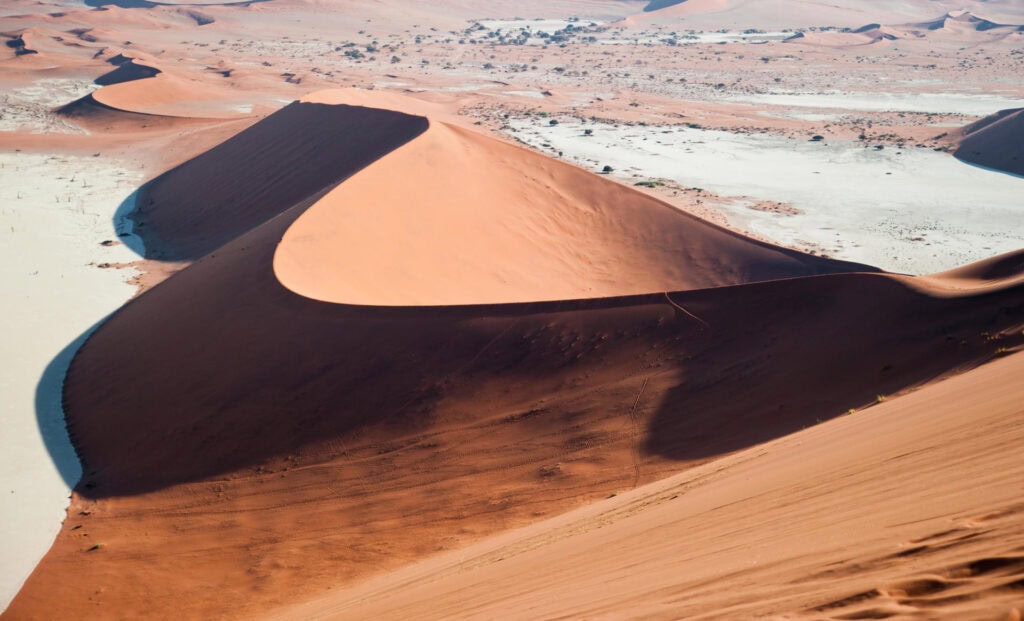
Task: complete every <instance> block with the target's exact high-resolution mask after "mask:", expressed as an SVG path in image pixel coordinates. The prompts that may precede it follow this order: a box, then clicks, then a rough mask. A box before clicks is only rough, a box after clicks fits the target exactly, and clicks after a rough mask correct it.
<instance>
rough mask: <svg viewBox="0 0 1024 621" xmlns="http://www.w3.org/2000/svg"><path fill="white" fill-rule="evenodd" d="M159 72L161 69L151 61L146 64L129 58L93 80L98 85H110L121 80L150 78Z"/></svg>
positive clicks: (129, 80)
mask: <svg viewBox="0 0 1024 621" xmlns="http://www.w3.org/2000/svg"><path fill="white" fill-rule="evenodd" d="M118 56H120V55H118ZM159 73H161V70H160V69H159V68H158V67H155V66H153V65H152V64H151V63H148V64H147V63H145V62H140V61H138V60H136V59H134V58H131V59H126V60H125V61H124V62H122V63H120V64H118V65H117V68H116V69H113V70H111V71H110V72H108V73H105V74H103V75H101V76H100V77H98V78H96V80H95V82H96V84H99V85H100V86H110V85H111V84H120V83H121V82H131V81H133V80H142V79H145V78H152V77H153V76H155V75H157V74H159Z"/></svg>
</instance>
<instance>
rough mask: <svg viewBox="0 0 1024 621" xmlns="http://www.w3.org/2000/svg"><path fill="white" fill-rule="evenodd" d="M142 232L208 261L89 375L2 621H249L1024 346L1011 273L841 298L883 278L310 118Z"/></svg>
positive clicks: (83, 370)
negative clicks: (54, 510) (56, 488)
mask: <svg viewBox="0 0 1024 621" xmlns="http://www.w3.org/2000/svg"><path fill="white" fill-rule="evenodd" d="M481 178H482V179H481ZM460 179H461V180H462V184H461V186H462V187H458V186H459V181H460ZM514 179H522V180H523V181H522V182H521V183H520V184H519V185H516V184H515V183H514V182H513V180H514ZM481 180H482V181H485V182H486V183H480V181H481ZM417 184H420V185H417ZM374 188H376V189H378V190H379V193H377V192H371V190H372V189H374ZM418 188H420V190H419V191H417V189H418ZM142 205H143V206H142V208H141V209H140V211H139V212H138V214H136V222H137V224H139V225H140V226H139V230H140V231H141V233H142V234H143V235H144V236H146V246H147V248H150V247H153V248H158V249H159V251H160V252H161V253H162V256H165V257H186V258H187V257H201V258H199V259H198V260H197V261H196V262H195V263H194V264H193V265H191V266H190V267H188V268H186V269H185V270H183V271H182V272H180V273H178V274H177V275H176V276H174V277H172V278H170V279H169V280H167V281H165V282H164V283H162V284H161V285H159V286H157V287H155V288H153V289H151V290H150V291H148V292H147V293H145V294H143V295H142V296H140V297H138V298H136V299H135V300H134V301H133V302H131V303H130V304H128V305H127V306H126V307H124V308H123V309H122V310H121V311H120V312H119V313H117V314H116V315H115V316H114V317H112V318H111V319H110V320H109V321H108V323H106V324H105V325H104V326H103V327H101V328H100V329H99V330H97V331H96V333H95V334H94V335H93V336H92V337H91V338H90V339H89V341H88V342H87V343H86V344H85V345H84V346H83V348H82V349H81V351H80V352H79V354H78V355H77V356H76V358H75V360H74V362H73V363H72V365H71V369H70V371H69V374H68V377H67V380H66V384H65V405H66V412H67V417H68V425H69V429H70V431H71V435H72V438H73V442H74V444H75V446H76V449H77V450H78V453H79V455H80V457H81V459H82V462H83V465H84V470H85V475H84V476H83V480H82V482H81V483H80V484H79V486H78V488H77V489H76V492H75V497H74V499H73V503H72V506H71V508H70V509H69V514H68V515H69V519H68V520H67V521H66V522H65V525H64V529H63V531H62V533H61V535H60V536H59V538H58V541H57V543H56V544H55V546H54V548H53V550H52V551H51V552H50V554H49V555H48V556H47V557H46V558H45V559H44V561H43V562H42V563H41V565H40V566H39V568H38V569H37V571H36V572H35V573H34V574H33V575H32V577H31V578H30V579H29V581H28V582H27V584H26V586H25V588H24V589H23V591H22V592H21V593H20V594H19V596H18V598H17V599H16V600H15V601H14V603H13V604H12V606H11V608H10V613H9V614H11V615H13V616H14V618H22V617H33V616H35V617H41V618H43V617H45V618H59V617H68V616H75V615H76V614H78V613H80V612H81V611H82V610H90V611H92V614H98V615H99V616H127V617H132V616H145V617H150V618H152V617H168V618H169V617H181V616H186V617H211V616H212V617H239V618H244V617H252V616H253V615H255V614H256V613H257V612H259V611H264V610H266V609H267V608H268V607H273V606H276V605H282V604H285V603H289V602H292V601H297V600H300V599H303V598H307V597H311V596H313V595H317V594H320V593H323V592H324V591H326V590H327V589H330V588H336V587H338V586H340V585H346V584H350V583H352V582H353V581H354V580H356V579H357V578H360V577H364V576H368V575H370V574H372V573H375V572H380V571H383V570H385V569H389V568H394V567H397V566H399V565H402V564H405V563H408V562H409V561H410V560H412V559H417V558H420V557H423V556H426V555H428V554H431V553H434V552H437V551H439V550H444V549H448V548H453V547H456V546H460V545H464V544H466V543H468V542H470V541H472V540H475V539H478V538H480V537H482V536H484V535H486V534H489V533H493V532H496V531H498V530H501V529H505V528H509V527H511V526H516V525H520V524H524V523H527V522H531V521H536V520H538V519H540V518H542V517H544V516H546V515H551V514H553V513H556V512H560V511H562V510H565V509H567V508H570V507H573V506H575V505H577V504H580V503H582V502H584V501H587V500H593V499H596V498H599V497H603V496H607V495H608V494H609V493H612V492H615V491H617V490H622V489H625V488H629V487H632V486H636V485H638V484H640V483H643V482H647V481H651V480H654V479H657V478H661V477H664V476H666V475H668V474H671V473H675V472H678V471H679V470H681V469H683V468H686V467H689V466H692V465H694V464H697V463H700V462H703V461H706V460H708V459H710V458H713V457H715V456H718V455H721V454H722V453H725V452H729V451H733V450H736V449H741V448H744V447H747V446H749V445H751V444H752V443H755V442H760V441H763V440H766V439H770V438H774V437H778V436H779V435H782V434H785V433H788V432H791V431H794V430H798V429H800V428H802V427H804V426H807V425H810V424H813V423H814V422H816V421H819V420H824V419H828V418H832V417H835V416H837V415H839V414H842V413H845V412H846V411H847V410H848V409H849V408H855V407H860V406H863V405H865V404H867V403H871V402H874V401H875V400H876V398H877V395H879V394H891V393H893V392H896V391H899V390H901V389H904V388H906V387H908V386H912V385H916V384H920V383H924V382H927V381H929V380H932V379H934V378H936V377H939V376H942V375H944V374H946V373H949V372H951V371H952V370H954V369H958V368H965V367H968V366H972V365H976V364H979V363H980V362H983V361H985V360H988V359H990V358H991V357H992V355H993V346H992V343H991V342H989V341H987V340H986V339H984V338H981V336H980V335H981V334H982V333H985V334H988V335H990V336H991V335H995V334H999V335H1003V336H1001V338H1002V342H1003V343H1004V344H1005V345H1007V346H1011V347H1015V346H1017V345H1019V342H1020V341H1021V336H1020V326H1021V324H1022V323H1024V287H1022V286H1021V285H1020V283H1019V282H1018V281H1017V280H1014V279H1015V278H1016V276H1017V272H1015V271H1014V268H1012V267H1011V268H1006V270H1004V271H1007V270H1008V271H1009V272H1011V273H1009V274H1003V275H1002V276H1000V275H998V274H997V275H995V277H996V278H1003V279H1004V282H1002V283H999V282H992V283H990V284H991V286H989V287H986V288H984V289H982V290H971V291H960V292H958V291H955V290H954V289H953V288H952V287H949V286H946V287H940V286H937V285H936V284H935V283H931V282H927V281H923V280H922V281H916V280H914V279H909V278H902V277H894V276H889V275H883V274H872V273H841V272H849V271H851V270H863V269H866V268H862V267H859V266H851V265H848V264H841V263H835V262H830V261H827V260H823V259H817V258H811V257H806V256H803V255H800V254H798V253H795V252H791V251H784V250H781V249H778V248H774V247H771V246H768V245H765V244H760V243H755V242H751V241H747V240H744V239H743V238H741V237H738V236H735V235H732V234H727V233H725V232H724V231H722V230H720V229H717V228H715V227H711V226H709V225H706V224H704V223H703V222H700V221H697V220H694V219H693V218H690V217H686V216H683V215H681V214H678V213H676V212H673V211H671V210H669V209H668V208H666V207H665V206H664V205H662V204H661V203H659V202H657V201H655V200H653V199H649V198H647V197H644V196H641V195H638V194H635V193H634V192H632V191H631V190H628V189H625V188H621V187H619V186H613V185H611V184H608V183H607V182H605V181H602V180H600V179H597V178H595V177H592V176H590V175H587V174H585V173H583V172H581V171H578V170H576V169H572V168H569V167H566V166H564V165H560V164H555V163H553V162H550V161H548V160H546V159H544V158H542V157H540V156H535V155H531V154H529V153H526V152H524V151H522V150H520V149H518V148H515V147H510V146H508V145H505V144H502V143H498V142H495V141H493V140H489V139H486V138H483V137H480V136H477V135H475V134H471V133H469V132H467V131H465V130H462V129H457V128H454V127H451V126H446V125H443V124H438V123H436V122H428V121H427V120H426V119H424V118H422V117H418V116H415V115H408V114H400V113H396V112H390V111H384V110H374V109H369V108H366V107H362V106H346V105H328V104H323V103H318V104H313V103H298V104H293V105H292V106H289V107H288V108H286V109H285V110H284V111H282V112H280V113H278V114H276V115H274V116H272V117H270V118H268V119H267V120H265V121H264V122H262V123H260V124H258V125H256V126H254V127H252V128H251V129H250V130H248V131H246V132H243V133H242V134H239V135H238V136H236V137H235V138H234V139H232V140H229V141H228V142H226V143H224V144H222V145H221V146H219V147H217V148H215V149H213V150H211V151H209V152H208V153H206V154H204V155H202V156H200V157H199V158H196V159H195V160H193V161H191V162H188V163H186V164H184V165H182V166H180V167H179V168H177V169H175V170H173V171H171V172H169V173H167V174H166V175H164V176H163V177H161V178H160V179H158V180H157V181H155V182H154V183H153V184H152V185H151V186H150V187H149V188H148V191H147V193H146V194H145V195H144V197H143V202H142ZM617 209H621V210H622V211H621V212H619V211H616V210H617ZM623 213H624V214H628V219H627V218H626V217H622V218H621V219H619V218H616V215H620V214H623ZM438 214H441V217H439V216H438ZM445 217H451V218H453V219H454V220H455V221H454V222H452V223H451V228H450V229H446V228H445V227H444V226H443V225H444V224H445V222H444V221H443V218H445ZM460 218H467V219H471V221H472V222H473V223H474V225H473V226H472V227H470V226H465V225H464V224H461V223H460V222H459V219H460ZM537 236H547V237H545V238H544V239H545V243H544V244H539V245H538V244H536V243H535V238H536V237H537ZM151 244H152V245H151ZM613 256H620V258H621V261H620V262H619V263H613V262H612V261H611V258H612V257H613ZM460 261H461V262H462V263H461V264H460ZM518 262H531V263H529V264H530V265H531V269H533V270H535V271H536V274H539V276H535V278H536V280H528V279H527V278H525V276H523V275H520V274H517V273H516V271H515V268H516V265H517V264H518ZM460 265H462V266H463V267H464V272H463V271H459V270H457V269H456V268H458V267H459V266H460ZM828 272H837V273H833V274H828ZM815 274H825V275H815ZM1000 274H1002V272H1000ZM765 278H773V279H779V278H784V279H783V280H774V281H771V282H759V283H752V281H755V280H761V279H765ZM1007 278H1008V279H1007ZM503 279H504V280H503ZM503 282H504V283H507V287H505V288H503V287H502V283H503ZM717 285H727V286H717ZM709 286H710V287H712V288H707V287H709ZM683 289H686V290H683ZM627 294H630V295H627ZM556 296H564V298H584V299H575V300H570V299H559V298H557V297H556ZM499 302H501V303H499ZM425 305H442V306H425ZM837 326H841V328H839V329H837ZM97 546H98V547H97Z"/></svg>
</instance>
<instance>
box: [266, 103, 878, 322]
mask: <svg viewBox="0 0 1024 621" xmlns="http://www.w3.org/2000/svg"><path fill="white" fill-rule="evenodd" d="M345 95H346V93H345V91H337V92H336V93H335V94H334V96H335V97H336V98H337V99H338V101H345ZM326 98H327V97H326V96H325V95H321V96H320V97H319V99H320V100H324V99H326ZM395 180H401V182H400V183H395ZM274 268H275V271H276V273H277V275H278V278H280V279H281V282H282V283H283V284H284V285H285V286H286V287H288V288H289V289H291V290H293V291H295V292H297V293H299V294H301V295H305V296H307V297H312V298H314V299H318V300H323V301H328V302H336V303H346V304H364V305H388V306H408V305H418V306H423V305H435V306H436V305H451V304H483V303H511V302H534V301H546V300H562V299H578V298H600V297H610V296H621V295H632V294H639V293H650V292H654V291H670V290H679V289H698V288H704V287H712V286H721V285H730V284H738V283H742V282H752V281H757V280H769V279H773V278H785V277H793V276H804V275H810V274H819V273H827V272H834V271H839V270H844V269H845V270H851V269H856V266H853V265H846V266H844V265H842V264H839V263H834V262H829V261H825V260H822V259H819V258H816V257H811V256H809V255H805V254H801V253H797V252H793V251H790V250H786V249H783V248H779V247H772V246H770V245H767V244H761V243H757V242H754V241H752V240H750V239H747V238H744V237H741V236H739V235H736V234H735V233H732V232H729V231H725V230H723V229H720V228H717V227H715V226H712V225H709V224H707V223H705V222H703V221H701V220H698V219H696V218H693V217H692V216H689V215H685V214H682V213H681V212H679V211H677V210H675V209H673V208H671V207H669V206H668V205H665V204H663V203H660V202H659V201H657V200H655V199H652V198H650V197H648V196H647V195H645V194H641V193H640V192H637V191H635V190H633V189H631V188H626V187H624V186H621V185H619V184H616V183H613V182H611V181H606V180H604V179H602V178H600V177H596V176H594V175H593V174H591V173H589V172H586V171H583V170H581V169H578V168H575V167H573V166H569V165H567V164H563V163H560V162H556V161H553V160H549V159H547V158H545V157H543V156H541V155H538V154H536V153H533V152H530V151H526V150H525V149H522V148H519V147H515V146H510V145H506V144H504V143H502V142H499V141H497V140H494V139H490V138H486V137H483V136H481V135H480V134H478V133H475V132H471V131H468V130H463V129H459V128H457V127H454V126H452V125H447V124H444V123H438V122H432V123H430V127H429V128H428V129H426V131H425V132H424V134H423V135H422V136H420V137H417V138H416V139H415V140H413V141H411V142H410V143H409V144H407V145H405V146H403V147H401V148H399V149H397V150H396V151H395V152H394V153H391V154H389V155H387V156H385V157H384V158H382V159H381V160H380V161H379V162H375V163H374V164H373V165H371V166H369V167H367V168H366V169H365V170H362V171H360V172H358V173H356V174H355V175H353V177H352V178H351V179H349V180H348V181H346V182H345V183H344V184H342V185H341V186H340V187H339V188H337V189H336V190H333V191H331V192H329V193H328V194H326V195H325V196H324V197H323V198H322V199H320V200H319V201H318V202H317V203H316V204H315V205H313V206H312V207H311V208H310V209H309V210H308V212H307V213H305V214H304V215H303V216H302V217H301V218H300V219H299V220H298V221H297V222H296V223H295V224H294V225H292V227H291V228H290V229H289V230H288V232H287V233H286V234H285V236H284V239H283V240H282V243H281V245H280V247H279V248H278V250H277V254H276V256H275V260H274ZM859 269H863V268H862V267H861V268H859ZM339 273H343V274H344V277H343V278H339V277H338V274H339Z"/></svg>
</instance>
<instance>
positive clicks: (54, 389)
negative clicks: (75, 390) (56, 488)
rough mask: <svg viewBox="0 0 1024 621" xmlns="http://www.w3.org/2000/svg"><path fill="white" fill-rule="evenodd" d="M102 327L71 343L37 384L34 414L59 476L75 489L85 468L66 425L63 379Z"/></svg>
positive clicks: (96, 326)
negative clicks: (77, 354)
mask: <svg viewBox="0 0 1024 621" xmlns="http://www.w3.org/2000/svg"><path fill="white" fill-rule="evenodd" d="M102 323H103V320H100V321H99V322H97V323H96V324H94V325H93V326H92V327H91V328H89V330H87V331H86V332H85V333H83V334H82V335H81V336H79V337H78V338H77V339H75V340H74V341H72V342H71V343H69V344H68V345H67V346H66V347H64V349H62V350H61V351H60V353H58V354H57V355H56V356H54V358H53V360H51V361H50V363H49V364H47V365H46V369H45V370H44V371H43V375H42V377H40V378H39V382H38V383H37V384H36V393H35V411H36V423H37V424H38V425H39V433H40V435H41V436H42V438H43V443H44V444H45V445H46V450H47V452H48V453H49V454H50V459H51V460H52V461H53V465H54V466H55V467H56V469H57V472H58V473H60V476H61V478H62V479H63V480H64V483H65V484H66V485H67V486H68V487H70V488H74V487H75V485H76V484H77V483H78V481H79V479H80V478H81V477H82V466H81V464H80V463H79V461H78V456H77V455H76V453H75V448H74V445H73V443H72V441H71V438H70V437H69V432H68V429H67V423H66V421H65V419H64V406H63V403H62V402H63V393H64V376H65V375H66V374H67V370H68V367H69V366H70V364H71V360H72V358H74V356H75V354H76V353H77V352H78V350H79V349H80V348H81V347H82V344H83V343H85V341H86V340H88V338H89V336H90V335H91V334H92V333H93V332H95V331H96V329H97V328H98V327H99V326H100V324H102Z"/></svg>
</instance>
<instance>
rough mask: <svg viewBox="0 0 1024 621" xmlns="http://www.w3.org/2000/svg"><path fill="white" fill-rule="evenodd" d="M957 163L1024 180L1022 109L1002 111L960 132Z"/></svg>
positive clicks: (1023, 124) (1023, 111) (1023, 116)
mask: <svg viewBox="0 0 1024 621" xmlns="http://www.w3.org/2000/svg"><path fill="white" fill-rule="evenodd" d="M963 134H964V135H963V138H962V139H961V140H960V146H959V147H958V148H957V150H956V151H955V152H954V155H956V157H958V158H959V159H961V160H963V161H965V162H970V163H971V164H977V165H979V166H985V167H986V168H993V169H995V170H1001V171H1003V172H1008V173H1012V174H1015V175H1022V176H1024V108H1016V109H1012V110H1002V111H1000V112H998V113H996V114H994V115H992V116H989V117H986V118H984V119H982V120H980V121H978V122H977V123H974V124H972V125H968V126H967V127H965V128H964V130H963Z"/></svg>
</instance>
